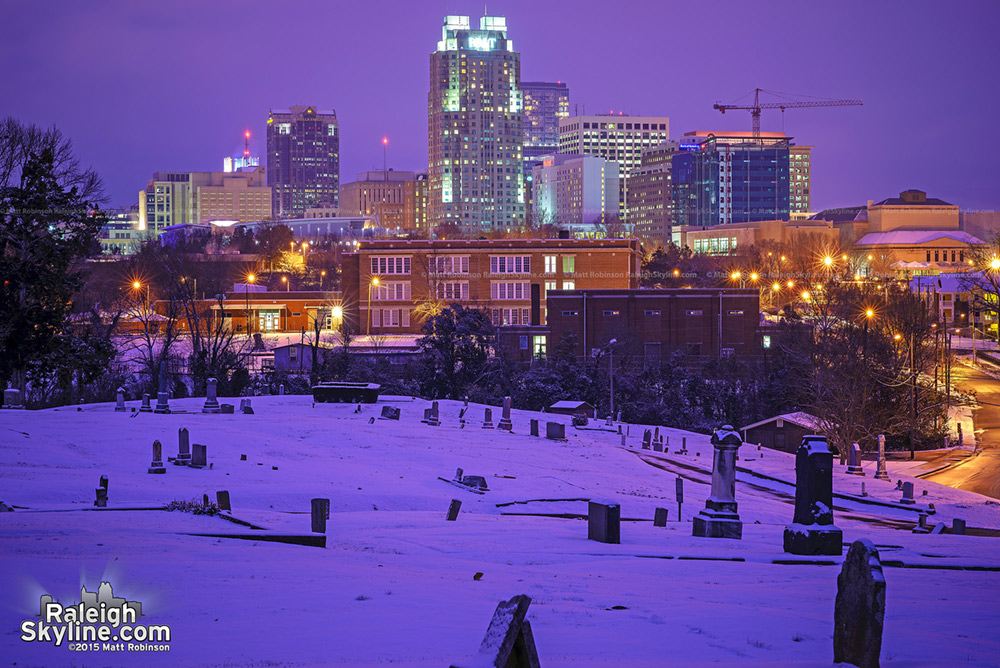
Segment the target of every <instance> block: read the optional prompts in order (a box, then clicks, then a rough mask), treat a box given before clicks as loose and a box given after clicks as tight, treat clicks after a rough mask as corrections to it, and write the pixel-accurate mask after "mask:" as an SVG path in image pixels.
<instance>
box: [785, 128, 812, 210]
mask: <svg viewBox="0 0 1000 668" xmlns="http://www.w3.org/2000/svg"><path fill="white" fill-rule="evenodd" d="M811 173H812V146H796V145H795V144H792V145H791V146H789V147H788V208H789V209H790V210H791V212H792V213H793V214H796V213H811V212H812V195H810V194H809V190H810V188H809V181H810V174H811Z"/></svg>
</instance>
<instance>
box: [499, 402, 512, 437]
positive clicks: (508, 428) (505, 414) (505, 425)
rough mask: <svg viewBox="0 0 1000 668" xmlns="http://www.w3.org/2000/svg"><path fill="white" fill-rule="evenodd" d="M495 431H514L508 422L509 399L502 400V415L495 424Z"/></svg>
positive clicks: (509, 421)
mask: <svg viewBox="0 0 1000 668" xmlns="http://www.w3.org/2000/svg"><path fill="white" fill-rule="evenodd" d="M497 429H503V430H504V431H513V429H514V423H513V422H511V420H510V397H504V398H503V414H502V415H501V416H500V422H499V423H497Z"/></svg>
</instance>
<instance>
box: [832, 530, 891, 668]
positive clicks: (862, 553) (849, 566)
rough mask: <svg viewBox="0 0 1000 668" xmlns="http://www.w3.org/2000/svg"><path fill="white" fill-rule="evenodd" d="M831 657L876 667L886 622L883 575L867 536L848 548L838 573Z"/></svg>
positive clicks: (878, 559) (841, 661) (844, 661)
mask: <svg viewBox="0 0 1000 668" xmlns="http://www.w3.org/2000/svg"><path fill="white" fill-rule="evenodd" d="M833 616H834V628H833V661H834V663H847V664H851V665H854V666H858V667H859V668H878V665H879V654H881V652H882V629H883V626H884V624H885V576H884V575H883V573H882V562H881V560H880V558H879V553H878V549H876V547H875V546H874V545H873V544H872V543H871V541H869V540H867V539H861V540H856V541H854V542H853V543H852V544H851V547H850V548H849V549H848V550H847V556H846V557H845V558H844V565H843V567H842V568H841V569H840V575H838V576H837V600H836V603H835V604H834V612H833Z"/></svg>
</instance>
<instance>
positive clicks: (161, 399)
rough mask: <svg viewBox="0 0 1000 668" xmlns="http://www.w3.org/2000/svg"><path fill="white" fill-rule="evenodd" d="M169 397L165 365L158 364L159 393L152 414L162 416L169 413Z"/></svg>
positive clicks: (163, 363) (164, 363) (162, 363)
mask: <svg viewBox="0 0 1000 668" xmlns="http://www.w3.org/2000/svg"><path fill="white" fill-rule="evenodd" d="M169 396H170V390H169V389H168V387H167V363H166V362H160V391H159V392H158V393H157V394H156V408H155V409H153V412H154V413H159V414H161V415H163V414H166V413H169V412H170V404H169V403H168V402H167V398H168V397H169Z"/></svg>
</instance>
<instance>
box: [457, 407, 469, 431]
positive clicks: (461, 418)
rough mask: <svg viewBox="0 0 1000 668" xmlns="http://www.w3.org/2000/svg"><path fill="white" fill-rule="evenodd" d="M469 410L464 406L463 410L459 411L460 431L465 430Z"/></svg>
mask: <svg viewBox="0 0 1000 668" xmlns="http://www.w3.org/2000/svg"><path fill="white" fill-rule="evenodd" d="M468 410H469V407H468V405H466V406H462V410H460V411H458V424H459V429H465V413H466V412H467V411H468Z"/></svg>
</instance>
